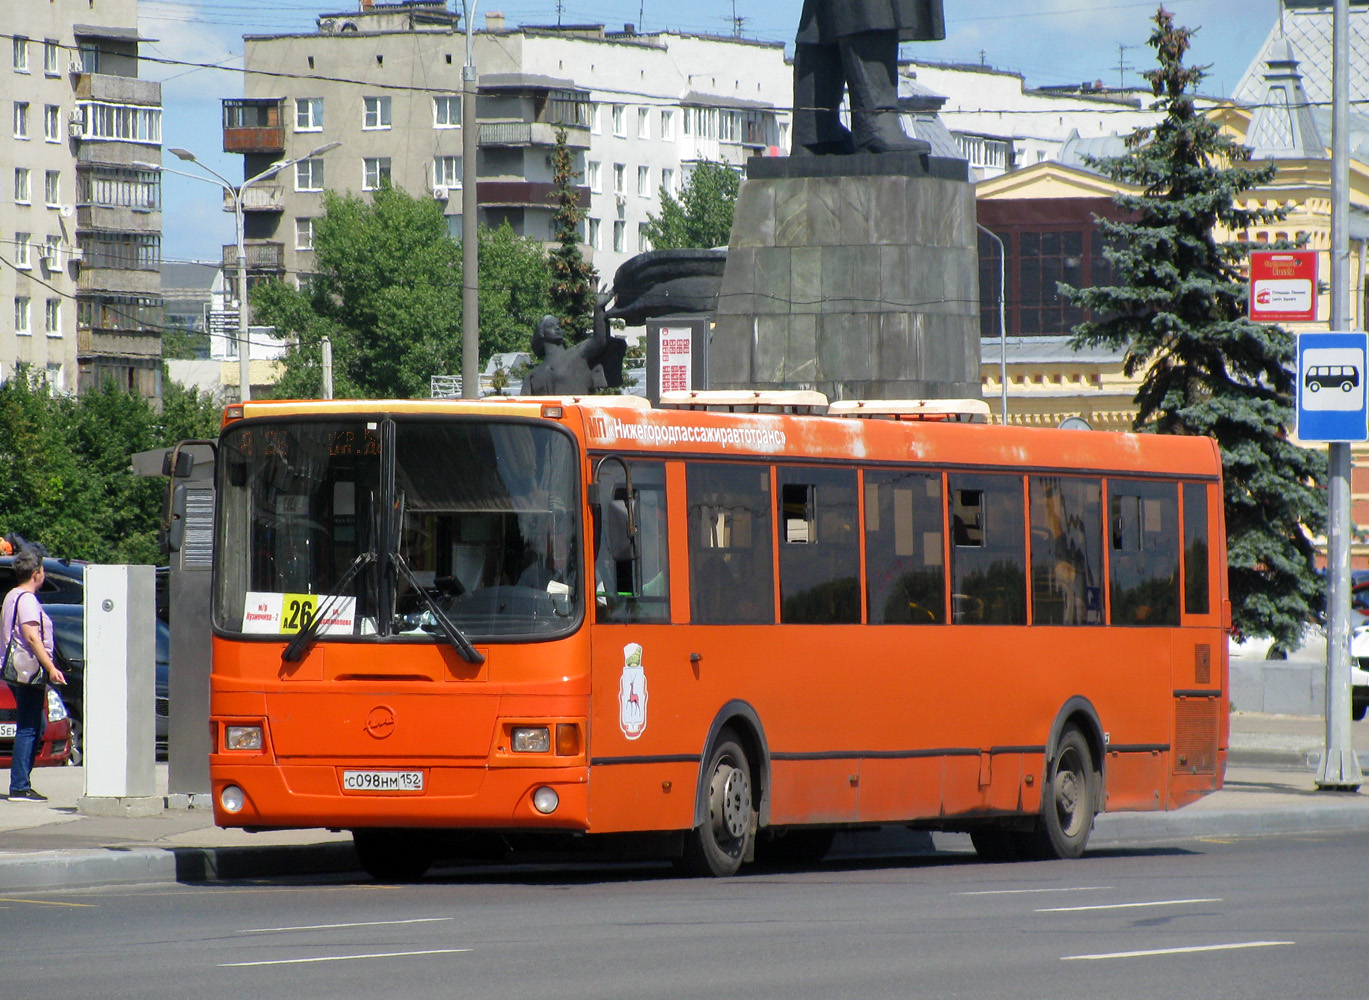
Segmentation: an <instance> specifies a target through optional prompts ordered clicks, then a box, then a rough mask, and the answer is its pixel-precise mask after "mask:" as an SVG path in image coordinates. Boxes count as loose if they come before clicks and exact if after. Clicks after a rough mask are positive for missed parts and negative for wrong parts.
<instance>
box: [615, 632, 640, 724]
mask: <svg viewBox="0 0 1369 1000" xmlns="http://www.w3.org/2000/svg"><path fill="white" fill-rule="evenodd" d="M618 725H619V726H620V727H622V730H623V735H624V736H626V737H627V738H628V739H630V740H635V739H636V738H637V737H639V736H641V735H642V733H643V732H645V731H646V671H645V670H643V669H642V647H641V646H640V645H638V644H637V643H635V642H630V643H628V644H627V645H626V646H624V647H623V676H622V677H621V678H619V680H618Z"/></svg>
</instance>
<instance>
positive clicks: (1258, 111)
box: [1245, 38, 1329, 160]
mask: <svg viewBox="0 0 1369 1000" xmlns="http://www.w3.org/2000/svg"><path fill="white" fill-rule="evenodd" d="M1267 52H1268V58H1267V59H1266V60H1265V63H1266V70H1265V74H1264V81H1263V87H1264V89H1263V91H1262V93H1261V96H1260V99H1259V101H1258V103H1257V104H1256V106H1255V113H1254V115H1253V117H1252V118H1251V119H1250V127H1249V128H1248V129H1247V130H1246V134H1245V144H1246V146H1247V147H1248V148H1249V149H1250V153H1251V155H1252V156H1253V157H1254V158H1255V159H1257V160H1268V159H1283V158H1294V159H1318V160H1320V159H1325V158H1326V157H1327V151H1326V139H1325V138H1324V137H1323V136H1322V133H1321V130H1320V129H1319V128H1318V127H1317V116H1316V115H1315V114H1314V113H1313V110H1312V107H1311V105H1310V104H1309V102H1308V99H1307V92H1306V91H1305V90H1304V89H1303V85H1302V74H1301V73H1300V72H1299V68H1298V58H1297V56H1296V55H1294V53H1293V47H1292V46H1291V45H1289V43H1288V41H1287V40H1286V39H1282V38H1280V39H1277V40H1276V41H1274V42H1273V43H1271V44H1270V45H1269V46H1268V49H1267ZM1328 135H1329V133H1328Z"/></svg>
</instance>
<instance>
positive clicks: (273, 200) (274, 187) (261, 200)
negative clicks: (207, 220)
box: [223, 184, 285, 212]
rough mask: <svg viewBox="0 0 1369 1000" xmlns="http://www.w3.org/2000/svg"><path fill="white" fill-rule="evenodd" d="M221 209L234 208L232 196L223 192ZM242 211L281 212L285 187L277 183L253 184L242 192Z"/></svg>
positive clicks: (229, 210) (283, 205)
mask: <svg viewBox="0 0 1369 1000" xmlns="http://www.w3.org/2000/svg"><path fill="white" fill-rule="evenodd" d="M223 210H224V211H225V212H232V211H233V210H234V205H233V196H232V195H231V194H229V193H228V192H227V191H225V192H224V193H223ZM242 210H243V211H244V212H283V211H285V188H284V187H282V186H281V185H279V184H253V185H252V186H251V187H250V188H248V189H247V190H246V191H244V192H243V193H242Z"/></svg>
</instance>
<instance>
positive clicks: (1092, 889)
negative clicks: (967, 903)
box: [954, 885, 1112, 896]
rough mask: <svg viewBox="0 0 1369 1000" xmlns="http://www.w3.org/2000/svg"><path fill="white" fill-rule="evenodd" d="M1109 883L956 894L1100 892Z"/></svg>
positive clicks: (982, 890) (1004, 894) (983, 890)
mask: <svg viewBox="0 0 1369 1000" xmlns="http://www.w3.org/2000/svg"><path fill="white" fill-rule="evenodd" d="M1111 888H1112V886H1110V885H1079V886H1073V887H1071V888H1068V889H980V890H979V891H977V892H957V893H954V895H956V896H1019V895H1026V894H1028V893H1034V892H1102V891H1104V890H1107V889H1111Z"/></svg>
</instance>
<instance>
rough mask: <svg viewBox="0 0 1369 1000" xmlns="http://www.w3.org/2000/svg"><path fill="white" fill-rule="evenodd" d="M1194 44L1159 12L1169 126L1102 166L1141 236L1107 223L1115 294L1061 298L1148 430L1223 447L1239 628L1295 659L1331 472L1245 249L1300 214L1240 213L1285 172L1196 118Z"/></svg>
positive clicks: (1103, 225)
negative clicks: (1121, 351) (1304, 423)
mask: <svg viewBox="0 0 1369 1000" xmlns="http://www.w3.org/2000/svg"><path fill="white" fill-rule="evenodd" d="M1192 35H1193V32H1192V31H1191V30H1189V29H1187V28H1180V27H1176V26H1175V24H1174V19H1173V16H1172V15H1171V14H1170V13H1169V12H1167V11H1166V10H1165V9H1164V8H1163V7H1161V8H1160V10H1159V12H1158V13H1157V14H1156V16H1155V30H1154V31H1153V33H1152V34H1151V37H1150V45H1151V47H1152V48H1154V49H1155V51H1156V55H1157V60H1158V63H1159V65H1158V67H1157V68H1156V69H1153V70H1151V71H1149V72H1147V73H1146V74H1145V76H1146V79H1147V80H1148V81H1149V82H1150V84H1151V88H1152V90H1153V92H1154V94H1155V96H1156V97H1157V98H1158V101H1157V102H1156V105H1155V108H1156V110H1157V111H1161V112H1163V113H1164V118H1163V119H1162V120H1161V121H1160V122H1159V123H1158V124H1157V125H1155V126H1154V127H1153V128H1148V129H1141V130H1139V131H1137V132H1136V133H1134V134H1133V135H1132V136H1130V137H1129V138H1128V140H1127V147H1128V153H1127V154H1126V155H1123V156H1120V157H1116V158H1113V159H1108V160H1100V161H1098V162H1097V164H1096V165H1097V166H1098V167H1099V168H1100V169H1102V170H1103V171H1104V172H1105V173H1106V174H1107V175H1108V176H1109V177H1111V178H1112V180H1114V181H1116V182H1117V183H1119V184H1121V185H1124V186H1126V187H1127V188H1128V189H1131V190H1139V192H1140V193H1137V194H1131V193H1122V194H1119V195H1118V196H1116V198H1115V199H1114V200H1115V201H1116V203H1117V204H1118V205H1119V206H1120V207H1121V208H1123V209H1126V210H1127V212H1128V213H1129V214H1130V216H1131V221H1125V222H1110V221H1107V220H1103V219H1099V220H1098V226H1099V228H1100V230H1101V231H1102V233H1103V236H1104V238H1105V240H1106V243H1107V247H1108V249H1107V251H1106V256H1107V257H1108V260H1109V261H1110V262H1111V264H1112V269H1113V279H1114V281H1115V282H1116V284H1114V285H1112V286H1108V287H1095V288H1086V289H1073V288H1068V287H1065V286H1062V291H1063V292H1064V293H1065V294H1067V295H1069V296H1070V298H1072V299H1073V301H1074V302H1075V303H1077V304H1078V305H1081V306H1083V307H1084V308H1086V309H1088V310H1089V311H1090V313H1091V315H1092V316H1093V317H1095V318H1094V319H1093V320H1092V321H1090V322H1085V323H1083V324H1081V325H1080V326H1078V327H1077V328H1076V329H1075V331H1074V334H1075V336H1074V343H1075V345H1076V346H1086V345H1106V346H1109V347H1114V348H1116V347H1121V348H1125V350H1126V355H1125V362H1124V364H1125V371H1126V374H1127V375H1128V376H1134V375H1136V374H1138V373H1140V374H1141V376H1142V378H1141V386H1140V391H1139V392H1138V394H1137V396H1136V404H1137V414H1136V419H1135V424H1134V426H1135V429H1136V430H1138V431H1156V432H1159V433H1166V434H1204V435H1208V436H1210V437H1212V438H1215V439H1216V441H1217V444H1218V447H1219V449H1220V451H1221V456H1222V466H1223V473H1224V481H1225V490H1226V528H1227V559H1228V565H1229V582H1230V596H1231V603H1232V617H1233V622H1234V625H1235V627H1236V630H1237V632H1238V633H1240V634H1243V635H1267V636H1272V637H1273V638H1274V639H1275V640H1276V642H1277V643H1278V644H1279V645H1280V646H1282V647H1284V648H1289V647H1292V646H1295V645H1297V643H1298V637H1299V635H1300V633H1301V631H1302V629H1303V627H1304V624H1305V623H1306V621H1307V619H1308V615H1309V613H1310V612H1313V611H1316V610H1319V609H1320V608H1321V606H1322V603H1323V600H1322V587H1321V582H1320V579H1319V577H1318V576H1317V574H1316V572H1315V570H1314V567H1313V544H1312V539H1311V537H1310V534H1309V533H1320V532H1322V531H1323V530H1324V526H1325V523H1326V509H1325V498H1324V495H1323V494H1322V493H1320V492H1319V485H1320V484H1322V483H1324V482H1325V478H1326V460H1325V455H1324V453H1322V452H1320V451H1313V450H1310V449H1306V448H1301V447H1299V446H1297V445H1296V444H1294V443H1293V442H1291V441H1290V440H1289V438H1288V428H1289V427H1291V426H1292V423H1293V418H1294V413H1293V407H1294V391H1295V383H1294V374H1293V361H1294V358H1293V353H1294V345H1293V338H1292V337H1291V335H1290V334H1289V333H1287V332H1286V331H1284V330H1282V329H1280V328H1278V327H1274V326H1262V325H1258V324H1255V323H1252V322H1250V321H1249V320H1248V319H1247V318H1246V297H1247V286H1246V281H1245V277H1244V275H1243V274H1242V267H1243V266H1244V265H1245V264H1246V262H1247V260H1248V256H1249V253H1250V251H1251V250H1252V249H1262V248H1263V245H1260V244H1254V243H1251V242H1243V241H1241V239H1240V236H1241V234H1243V233H1246V232H1248V231H1249V230H1250V229H1251V228H1252V227H1260V226H1267V225H1270V224H1272V223H1276V222H1278V221H1280V220H1281V219H1283V218H1284V216H1285V215H1286V211H1285V210H1284V209H1281V208H1274V209H1266V208H1255V209H1242V208H1239V207H1237V204H1236V198H1237V197H1238V196H1239V195H1240V194H1241V193H1243V192H1247V191H1251V190H1254V189H1257V188H1259V187H1262V186H1264V185H1267V184H1269V183H1270V182H1272V181H1273V179H1274V177H1275V175H1276V173H1277V168H1276V166H1275V165H1274V164H1273V163H1269V164H1265V165H1262V166H1257V165H1254V164H1252V163H1251V162H1250V159H1251V158H1250V152H1249V150H1247V149H1246V148H1245V147H1243V146H1241V145H1240V144H1239V143H1237V142H1236V141H1235V140H1234V139H1233V138H1232V137H1231V136H1229V135H1228V134H1226V133H1224V132H1222V130H1221V128H1220V126H1219V125H1218V124H1217V123H1216V122H1215V121H1213V120H1212V119H1211V118H1209V117H1207V116H1206V115H1204V114H1202V113H1200V112H1199V111H1198V110H1196V109H1195V107H1194V103H1193V93H1194V91H1195V88H1196V87H1197V85H1198V83H1199V81H1201V80H1202V78H1203V76H1204V72H1203V69H1202V68H1201V67H1186V66H1185V65H1184V55H1185V53H1186V52H1187V51H1188V49H1189V43H1190V40H1191V38H1192ZM1219 236H1224V237H1226V238H1225V239H1224V240H1223V241H1221V242H1219Z"/></svg>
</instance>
